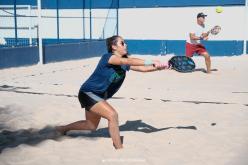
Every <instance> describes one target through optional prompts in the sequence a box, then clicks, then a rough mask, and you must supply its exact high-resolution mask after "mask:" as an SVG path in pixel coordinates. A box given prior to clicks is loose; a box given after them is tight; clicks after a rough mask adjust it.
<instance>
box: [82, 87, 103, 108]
mask: <svg viewBox="0 0 248 165" xmlns="http://www.w3.org/2000/svg"><path fill="white" fill-rule="evenodd" d="M78 100H79V102H80V104H81V107H82V108H85V109H86V110H89V109H90V108H91V107H93V105H95V104H96V103H98V102H99V101H103V100H104V98H102V97H100V96H98V95H96V94H94V93H93V92H82V91H80V92H79V93H78Z"/></svg>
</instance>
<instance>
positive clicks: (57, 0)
mask: <svg viewBox="0 0 248 165" xmlns="http://www.w3.org/2000/svg"><path fill="white" fill-rule="evenodd" d="M56 10H57V43H59V0H56Z"/></svg>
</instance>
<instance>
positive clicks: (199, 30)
mask: <svg viewBox="0 0 248 165" xmlns="http://www.w3.org/2000/svg"><path fill="white" fill-rule="evenodd" d="M207 31H208V29H207V27H206V25H204V26H200V25H198V24H195V25H194V26H193V27H192V29H191V31H190V33H195V36H197V37H200V36H201V35H202V33H206V32H207ZM186 42H188V43H190V44H199V43H201V41H200V40H191V39H190V34H189V33H188V36H187V40H186Z"/></svg>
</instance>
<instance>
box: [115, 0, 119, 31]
mask: <svg viewBox="0 0 248 165" xmlns="http://www.w3.org/2000/svg"><path fill="white" fill-rule="evenodd" d="M119 7H120V0H117V9H116V33H117V35H119Z"/></svg>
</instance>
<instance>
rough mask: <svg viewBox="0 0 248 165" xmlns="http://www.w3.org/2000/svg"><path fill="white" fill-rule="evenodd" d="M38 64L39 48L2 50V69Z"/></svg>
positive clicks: (0, 56) (0, 62) (0, 55)
mask: <svg viewBox="0 0 248 165" xmlns="http://www.w3.org/2000/svg"><path fill="white" fill-rule="evenodd" d="M38 62H39V50H38V47H22V48H1V49H0V69H2V68H9V67H18V66H25V65H34V64H37V63H38Z"/></svg>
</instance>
